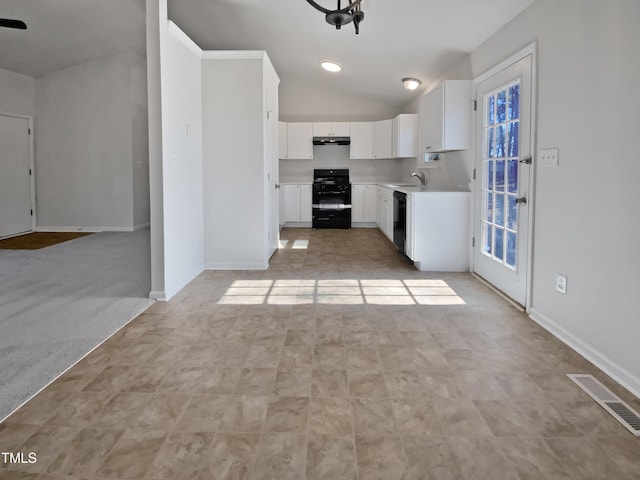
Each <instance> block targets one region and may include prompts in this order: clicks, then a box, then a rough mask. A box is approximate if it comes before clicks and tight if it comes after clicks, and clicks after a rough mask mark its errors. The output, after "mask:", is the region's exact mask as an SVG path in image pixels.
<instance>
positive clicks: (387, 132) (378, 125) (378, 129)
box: [373, 120, 393, 158]
mask: <svg viewBox="0 0 640 480" xmlns="http://www.w3.org/2000/svg"><path fill="white" fill-rule="evenodd" d="M392 123H393V121H392V120H380V121H378V122H373V158H392V157H393V155H392V152H391V143H392V138H391V137H392V135H391V127H392Z"/></svg>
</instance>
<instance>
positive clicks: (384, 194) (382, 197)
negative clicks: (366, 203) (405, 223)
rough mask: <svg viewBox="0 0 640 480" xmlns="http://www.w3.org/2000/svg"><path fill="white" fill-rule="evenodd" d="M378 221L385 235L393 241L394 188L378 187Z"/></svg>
mask: <svg viewBox="0 0 640 480" xmlns="http://www.w3.org/2000/svg"><path fill="white" fill-rule="evenodd" d="M376 203H377V213H376V223H377V224H378V228H379V229H380V231H381V232H382V233H384V234H385V236H386V237H387V238H388V239H389V240H391V241H392V242H393V190H391V189H390V188H385V187H377V198H376Z"/></svg>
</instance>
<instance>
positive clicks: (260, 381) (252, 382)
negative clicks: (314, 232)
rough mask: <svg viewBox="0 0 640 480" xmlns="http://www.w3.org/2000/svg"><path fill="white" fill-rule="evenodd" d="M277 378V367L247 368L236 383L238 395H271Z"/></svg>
mask: <svg viewBox="0 0 640 480" xmlns="http://www.w3.org/2000/svg"><path fill="white" fill-rule="evenodd" d="M275 380H276V369H275V368H245V369H243V370H242V372H241V373H240V378H239V379H238V383H237V384H236V388H235V394H236V395H271V392H273V386H274V384H275Z"/></svg>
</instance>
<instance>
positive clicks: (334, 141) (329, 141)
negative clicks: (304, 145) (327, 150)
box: [307, 137, 351, 145]
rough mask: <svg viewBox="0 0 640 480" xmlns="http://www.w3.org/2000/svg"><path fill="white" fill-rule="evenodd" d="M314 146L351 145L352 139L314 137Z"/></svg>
mask: <svg viewBox="0 0 640 480" xmlns="http://www.w3.org/2000/svg"><path fill="white" fill-rule="evenodd" d="M307 138H309V137H307ZM313 144H314V145H349V144H351V138H349V137H313Z"/></svg>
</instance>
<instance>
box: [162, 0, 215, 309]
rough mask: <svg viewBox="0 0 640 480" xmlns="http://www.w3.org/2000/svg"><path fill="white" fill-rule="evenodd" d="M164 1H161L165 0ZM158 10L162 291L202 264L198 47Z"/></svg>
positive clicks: (173, 289)
mask: <svg viewBox="0 0 640 480" xmlns="http://www.w3.org/2000/svg"><path fill="white" fill-rule="evenodd" d="M165 7H166V3H165ZM163 19H166V9H165V10H164V16H163V14H162V13H161V16H160V64H161V95H162V103H161V106H162V182H163V183H162V202H163V212H162V215H163V229H164V230H163V237H164V296H165V298H166V299H170V298H171V297H172V296H173V295H175V294H176V293H177V292H178V291H179V290H180V289H182V288H183V287H184V286H185V285H186V284H187V283H188V282H190V281H191V280H192V279H193V278H195V277H196V276H197V275H198V274H199V273H200V272H202V270H203V268H204V230H203V228H204V226H203V183H202V63H201V58H200V55H201V52H200V49H199V48H198V47H197V46H196V45H195V44H194V43H193V42H192V41H191V40H190V39H189V38H188V37H187V36H186V35H184V33H182V32H181V31H180V30H179V29H178V28H177V27H176V26H175V25H173V24H168V23H167V22H166V20H163Z"/></svg>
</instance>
